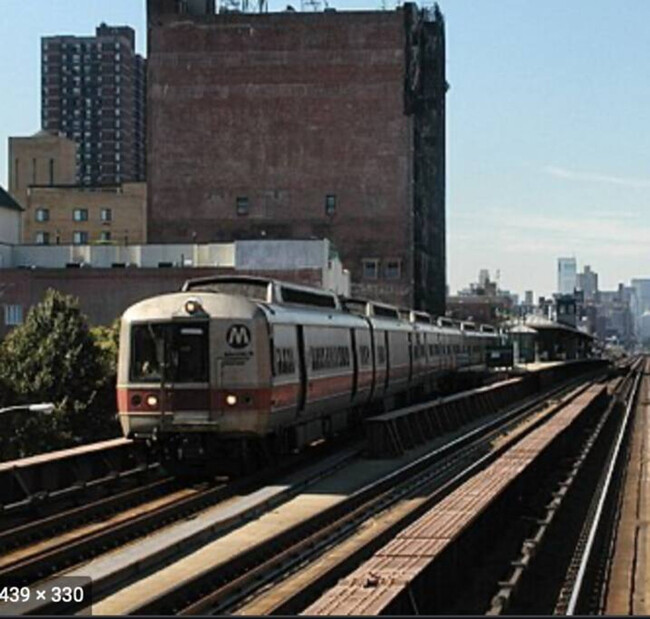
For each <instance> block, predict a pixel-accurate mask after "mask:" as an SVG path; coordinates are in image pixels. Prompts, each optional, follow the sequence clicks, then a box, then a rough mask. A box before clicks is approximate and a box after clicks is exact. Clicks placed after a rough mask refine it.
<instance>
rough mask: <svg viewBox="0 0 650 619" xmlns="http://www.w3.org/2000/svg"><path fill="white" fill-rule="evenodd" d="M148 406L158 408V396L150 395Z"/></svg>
mask: <svg viewBox="0 0 650 619" xmlns="http://www.w3.org/2000/svg"><path fill="white" fill-rule="evenodd" d="M147 406H149V407H150V408H155V407H156V406H158V396H157V395H153V394H151V395H148V396H147Z"/></svg>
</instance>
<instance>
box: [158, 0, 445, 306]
mask: <svg viewBox="0 0 650 619" xmlns="http://www.w3.org/2000/svg"><path fill="white" fill-rule="evenodd" d="M148 26H149V27H148V35H149V41H148V83H149V88H148V114H149V116H148V145H149V147H148V181H149V194H148V226H149V227H148V234H149V240H150V242H187V241H188V240H189V241H194V240H196V241H198V242H213V241H230V240H233V239H244V238H275V239H291V238H325V237H327V238H330V239H332V240H333V242H334V243H335V244H336V246H337V248H338V250H339V252H340V254H341V258H342V261H343V263H344V264H345V265H346V267H348V268H349V269H350V271H351V280H352V282H353V291H352V292H353V294H356V295H360V296H365V297H370V298H376V299H383V300H385V301H389V302H393V303H396V304H399V305H403V306H410V307H416V308H420V309H427V310H429V311H431V312H434V313H436V314H442V313H443V312H444V303H445V270H446V266H445V93H446V88H447V84H446V81H445V45H444V23H443V18H442V15H441V14H440V12H439V11H438V9H437V8H436V9H435V10H433V11H430V12H428V11H418V10H417V8H416V6H415V5H413V4H405V5H404V6H403V7H400V8H398V9H397V10H395V11H366V12H335V11H333V10H327V11H325V12H323V13H298V12H285V13H266V14H242V13H220V14H215V6H214V1H213V0H201V1H199V0H196V1H186V2H176V1H175V0H149V1H148Z"/></svg>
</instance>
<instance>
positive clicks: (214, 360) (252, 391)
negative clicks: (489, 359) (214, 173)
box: [117, 276, 498, 468]
mask: <svg viewBox="0 0 650 619" xmlns="http://www.w3.org/2000/svg"><path fill="white" fill-rule="evenodd" d="M497 339H498V336H497V334H496V333H495V332H489V331H484V330H483V329H481V328H477V327H476V326H475V325H471V324H469V323H463V324H461V325H454V324H453V323H452V322H450V321H449V320H448V319H438V320H436V319H434V318H432V317H431V316H429V315H428V314H426V313H424V312H415V311H409V310H401V311H400V310H398V309H397V308H394V307H391V306H388V305H384V304H380V303H373V302H367V301H362V300H356V299H341V298H339V297H338V296H337V295H336V294H334V293H332V292H327V291H324V290H319V289H315V288H308V287H305V286H298V285H295V284H289V283H284V282H279V281H275V280H270V279H265V278H259V277H241V276H223V277H210V278H199V279H193V280H188V281H187V282H186V283H185V284H184V286H183V288H182V290H181V291H180V292H177V293H170V294H165V295H161V296H157V297H153V298H150V299H146V300H144V301H141V302H139V303H136V304H135V305H133V306H132V307H130V308H129V309H128V310H127V311H126V312H125V313H124V315H123V317H122V324H121V332H120V350H119V362H118V380H117V399H118V415H119V419H120V423H121V426H122V430H123V433H124V435H125V436H127V437H130V438H134V439H141V440H147V441H150V442H152V443H155V444H156V445H158V446H160V447H161V448H162V449H163V451H164V452H165V454H166V457H167V458H168V459H170V460H175V461H185V462H196V463H202V462H211V463H217V462H220V463H221V464H220V465H219V466H222V467H223V466H225V467H226V468H227V465H228V464H233V463H240V464H241V463H243V462H245V461H246V460H247V459H249V458H250V457H254V455H255V452H256V450H261V452H265V453H268V451H269V450H271V451H273V452H278V453H281V452H286V451H289V450H293V449H296V448H300V447H302V446H304V445H306V444H308V443H311V442H313V441H316V440H319V439H322V438H326V437H328V436H331V435H333V434H335V433H336V432H338V431H340V430H342V429H344V428H346V427H347V426H348V425H350V424H351V423H354V421H355V420H358V419H360V418H361V417H362V416H363V415H364V414H366V413H367V412H368V411H369V410H373V409H375V410H376V409H377V408H378V407H384V406H391V405H398V404H403V403H406V402H408V401H409V399H410V398H411V397H413V396H414V395H415V394H422V395H426V394H427V393H428V392H431V391H433V390H435V388H436V381H437V380H438V379H439V378H440V376H442V375H443V374H445V373H449V372H450V371H457V370H468V369H481V368H484V367H485V357H486V348H487V347H488V346H490V345H491V344H492V343H496V340H497ZM217 468H218V467H217Z"/></svg>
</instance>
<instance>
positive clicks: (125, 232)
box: [23, 183, 147, 245]
mask: <svg viewBox="0 0 650 619" xmlns="http://www.w3.org/2000/svg"><path fill="white" fill-rule="evenodd" d="M146 204H147V185H146V183H122V184H121V185H113V186H111V185H102V186H99V187H86V186H83V185H73V186H66V185H54V186H49V185H33V186H31V187H30V188H29V193H28V196H27V203H26V205H25V213H24V221H23V238H24V240H25V242H26V243H37V244H41V245H49V244H57V245H58V244H67V243H74V244H75V245H86V244H88V243H97V242H106V243H118V244H128V243H146V241H147V225H146V224H147V221H146Z"/></svg>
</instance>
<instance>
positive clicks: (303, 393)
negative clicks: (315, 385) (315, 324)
mask: <svg viewBox="0 0 650 619" xmlns="http://www.w3.org/2000/svg"><path fill="white" fill-rule="evenodd" d="M296 344H297V347H298V374H299V385H298V407H297V413H298V415H300V413H302V412H303V411H304V410H305V402H306V399H307V364H306V361H305V334H304V333H303V327H302V325H298V326H297V327H296Z"/></svg>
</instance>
